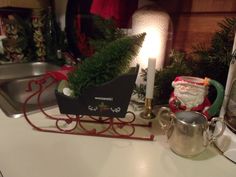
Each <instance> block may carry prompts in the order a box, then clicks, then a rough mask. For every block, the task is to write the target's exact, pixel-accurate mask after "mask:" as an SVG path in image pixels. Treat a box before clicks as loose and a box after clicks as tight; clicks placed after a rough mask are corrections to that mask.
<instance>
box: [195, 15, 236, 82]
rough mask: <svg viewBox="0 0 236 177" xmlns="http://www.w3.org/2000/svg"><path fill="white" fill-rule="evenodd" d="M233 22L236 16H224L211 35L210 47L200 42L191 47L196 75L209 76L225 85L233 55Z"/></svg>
mask: <svg viewBox="0 0 236 177" xmlns="http://www.w3.org/2000/svg"><path fill="white" fill-rule="evenodd" d="M235 24H236V18H226V19H225V20H224V21H222V22H221V23H219V24H218V25H219V27H220V30H219V31H217V32H216V33H215V34H214V35H213V37H212V40H211V46H210V48H206V47H205V46H204V45H201V44H200V45H198V46H196V47H195V48H194V49H193V54H194V58H197V60H196V64H195V65H194V67H193V70H194V73H195V74H196V75H197V76H200V77H209V78H211V79H215V80H217V81H219V82H221V84H223V85H225V82H226V78H227V74H228V67H229V63H230V61H231V59H232V57H233V55H232V46H233V40H234V26H235Z"/></svg>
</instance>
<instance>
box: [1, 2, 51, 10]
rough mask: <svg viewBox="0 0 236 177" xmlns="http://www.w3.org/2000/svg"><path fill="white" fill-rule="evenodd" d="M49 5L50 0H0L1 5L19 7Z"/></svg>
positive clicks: (42, 6)
mask: <svg viewBox="0 0 236 177" xmlns="http://www.w3.org/2000/svg"><path fill="white" fill-rule="evenodd" d="M48 5H49V0H0V8H1V7H17V8H31V9H33V8H45V7H47V6H48Z"/></svg>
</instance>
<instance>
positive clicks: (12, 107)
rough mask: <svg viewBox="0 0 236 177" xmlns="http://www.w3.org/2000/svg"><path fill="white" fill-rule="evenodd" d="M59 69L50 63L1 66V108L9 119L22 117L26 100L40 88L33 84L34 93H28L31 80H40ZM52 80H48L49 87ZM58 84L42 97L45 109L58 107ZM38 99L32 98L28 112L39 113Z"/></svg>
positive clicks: (47, 90) (41, 101) (46, 91)
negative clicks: (55, 91)
mask: <svg viewBox="0 0 236 177" xmlns="http://www.w3.org/2000/svg"><path fill="white" fill-rule="evenodd" d="M58 69H59V67H58V66H56V65H52V64H49V63H43V62H35V63H22V64H6V65H0V107H1V109H2V111H3V112H4V113H5V114H6V115H7V116H8V117H14V118H17V117H21V116H23V114H22V106H23V103H24V102H25V100H26V99H27V98H28V97H29V96H30V95H32V94H33V93H34V92H35V91H36V90H38V86H37V85H36V84H32V91H30V92H26V89H27V88H28V82H29V81H30V80H35V79H39V78H40V77H42V76H43V75H44V74H45V73H46V72H48V71H55V70H58ZM51 82H52V79H47V81H46V83H45V84H44V85H48V84H49V83H51ZM56 87H57V84H54V85H52V86H51V87H49V88H48V89H46V90H45V91H44V92H43V94H42V95H41V100H40V103H41V105H43V107H51V106H54V105H56V98H55V94H54V90H55V88H56ZM38 110H39V109H38V104H37V98H36V97H32V99H30V100H29V101H28V103H27V112H29V113H33V112H37V111H38Z"/></svg>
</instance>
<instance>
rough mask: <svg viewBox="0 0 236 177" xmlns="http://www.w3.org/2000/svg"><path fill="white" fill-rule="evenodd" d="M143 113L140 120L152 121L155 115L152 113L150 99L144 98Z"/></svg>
mask: <svg viewBox="0 0 236 177" xmlns="http://www.w3.org/2000/svg"><path fill="white" fill-rule="evenodd" d="M144 107H145V108H144V111H143V112H141V113H140V116H141V118H143V119H153V118H155V114H154V113H153V112H152V99H151V98H145V105H144Z"/></svg>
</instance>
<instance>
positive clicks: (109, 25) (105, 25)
mask: <svg viewBox="0 0 236 177" xmlns="http://www.w3.org/2000/svg"><path fill="white" fill-rule="evenodd" d="M93 21H94V28H95V30H94V31H95V33H94V34H93V35H94V36H93V38H91V39H90V40H89V43H90V45H91V46H92V48H93V49H94V50H95V51H99V50H101V49H103V48H104V47H105V46H106V45H107V44H108V43H110V42H112V41H114V40H116V39H119V38H121V37H124V36H125V35H124V32H123V31H122V30H121V29H119V28H117V27H116V25H115V23H114V21H113V20H112V19H104V18H102V17H99V16H93Z"/></svg>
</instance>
